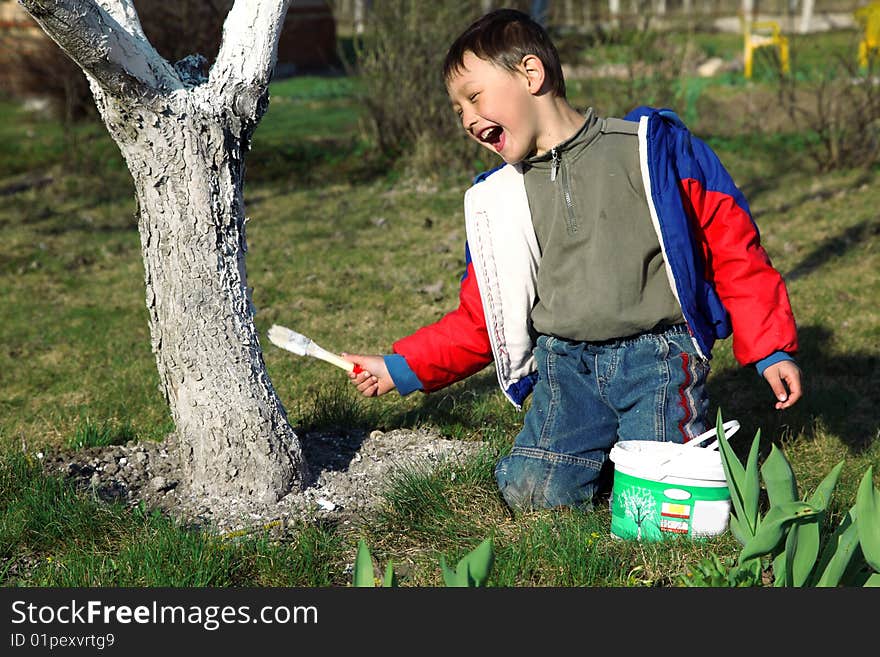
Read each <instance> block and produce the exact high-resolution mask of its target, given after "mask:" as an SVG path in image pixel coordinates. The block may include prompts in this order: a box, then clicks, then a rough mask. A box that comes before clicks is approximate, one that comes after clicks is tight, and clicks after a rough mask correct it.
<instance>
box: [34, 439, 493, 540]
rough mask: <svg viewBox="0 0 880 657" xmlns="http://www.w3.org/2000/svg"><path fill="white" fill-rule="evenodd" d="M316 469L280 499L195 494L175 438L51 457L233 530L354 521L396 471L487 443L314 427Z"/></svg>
mask: <svg viewBox="0 0 880 657" xmlns="http://www.w3.org/2000/svg"><path fill="white" fill-rule="evenodd" d="M300 439H301V441H302V445H303V452H304V455H305V458H306V461H307V462H308V464H309V466H310V468H311V470H312V480H311V481H308V482H306V486H305V488H304V489H303V490H301V491H299V490H297V491H293V492H291V493H289V494H288V495H286V496H285V497H283V498H282V499H281V500H279V501H278V502H277V503H275V504H261V503H259V502H257V501H255V500H249V499H243V498H237V499H230V498H205V497H198V496H195V495H192V494H191V493H190V492H188V491H187V490H186V486H185V485H184V483H183V482H182V478H181V470H180V466H179V464H178V462H177V459H176V450H175V446H174V443H173V439H167V440H166V441H164V442H162V443H154V442H129V443H128V444H125V445H114V446H109V447H89V448H82V449H77V450H64V451H60V452H57V453H54V454H49V455H46V456H44V457H43V462H44V466H45V468H46V469H47V471H49V472H50V473H52V474H59V473H60V474H62V475H63V476H65V477H68V478H70V479H71V480H73V482H74V483H75V484H76V486H77V487H78V488H80V489H83V490H89V491H92V492H94V494H96V495H97V496H98V497H100V498H101V499H103V500H106V501H118V502H122V503H125V504H129V505H132V506H134V505H138V504H140V503H143V504H144V506H145V507H146V508H147V509H151V510H152V509H159V510H161V511H162V512H163V513H165V514H167V515H168V516H170V517H173V518H175V519H177V520H179V521H181V522H182V523H184V524H186V525H190V526H199V527H202V528H205V529H208V530H210V531H216V532H219V533H229V532H236V531H248V530H250V529H252V528H257V527H265V526H274V525H278V524H281V525H286V523H288V522H289V521H292V520H316V519H337V520H342V519H346V520H354V521H357V520H358V519H360V518H362V517H363V516H364V514H366V513H367V512H369V511H370V510H372V509H374V508H375V507H376V505H377V504H378V503H379V502H380V500H381V492H382V490H383V488H384V487H385V486H386V485H387V484H388V483H389V482H390V481H391V480H392V478H393V476H394V475H395V474H396V473H400V472H403V471H405V470H409V471H412V470H418V471H425V470H429V469H431V468H434V467H436V466H437V465H439V464H440V463H441V462H443V461H446V460H448V459H453V460H462V459H464V458H466V457H468V456H469V455H472V454H475V453H476V452H478V451H479V450H480V448H481V446H482V443H479V442H465V441H461V440H449V439H446V438H444V437H442V436H440V435H438V434H436V433H433V432H431V431H428V430H402V429H397V430H394V431H389V432H387V433H383V432H382V431H373V432H371V433H369V434H368V433H367V432H364V431H355V432H340V433H329V432H328V433H311V434H305V435H303V436H300Z"/></svg>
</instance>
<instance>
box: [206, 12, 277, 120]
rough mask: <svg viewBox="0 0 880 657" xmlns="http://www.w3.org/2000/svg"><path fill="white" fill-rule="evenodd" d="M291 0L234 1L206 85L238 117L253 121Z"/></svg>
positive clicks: (266, 84)
mask: <svg viewBox="0 0 880 657" xmlns="http://www.w3.org/2000/svg"><path fill="white" fill-rule="evenodd" d="M289 5H290V0H235V4H234V5H233V7H232V9H231V10H230V11H229V14H228V15H227V17H226V21H225V22H224V23H223V42H222V43H221V44H220V52H219V53H218V55H217V60H216V61H215V62H214V66H212V67H211V72H210V75H209V84H210V86H211V88H212V89H213V90H214V92H215V93H217V94H218V95H221V96H223V97H225V100H226V101H227V102H226V103H224V104H228V105H230V106H232V107H233V108H234V109H235V111H236V113H237V114H238V115H239V116H242V117H243V118H244V117H247V118H252V117H253V116H254V115H255V114H256V113H257V112H258V109H257V108H258V106H259V98H260V97H261V96H262V95H263V93H264V92H265V90H266V88H267V87H268V85H269V80H270V79H271V77H272V69H273V68H274V66H275V59H276V57H277V56H278V39H279V37H280V36H281V29H282V28H283V27H284V19H285V17H286V16H287V7H288V6H289Z"/></svg>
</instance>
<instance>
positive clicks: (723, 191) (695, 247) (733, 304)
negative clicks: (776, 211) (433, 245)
mask: <svg viewBox="0 0 880 657" xmlns="http://www.w3.org/2000/svg"><path fill="white" fill-rule="evenodd" d="M625 119H626V120H630V121H636V122H639V123H640V126H639V150H640V161H641V166H642V175H643V180H644V182H645V189H646V195H647V197H648V198H647V200H648V205H649V207H650V209H651V215H652V221H653V223H654V228H655V230H656V231H657V235H658V238H659V241H660V246H661V249H662V251H663V256H664V261H665V264H666V268H667V274H668V276H669V279H670V284H671V286H672V291H673V293H674V294H675V296H676V298H677V299H678V301H679V304H680V305H681V309H682V314H683V316H684V318H685V321H686V322H687V325H688V327H689V330H690V334H691V337H692V339H693V341H694V344H695V346H696V348H697V350H698V351H699V352H700V353H701V354H703V355H704V357H705V358H707V359H708V358H711V351H712V347H713V345H714V343H715V341H716V340H718V339H723V338H726V337H728V336H730V335H731V333H732V334H733V352H734V356H735V357H736V359H737V361H738V362H739V363H740V364H741V365H748V364H754V365H755V366H756V367H757V368H758V371H759V373H763V370H764V369H766V367H768V366H769V365H771V364H773V363H775V362H778V361H780V360H784V359H791V357H792V354H794V353H795V352H796V351H797V347H798V345H797V330H796V325H795V320H794V315H793V313H792V310H791V305H790V302H789V298H788V294H787V291H786V288H785V283H784V281H783V279H782V276H781V275H780V274H779V272H778V271H776V269H774V268H773V266H772V264H771V262H770V259H769V257H768V256H767V253H766V252H765V250H764V249H763V247H762V246H761V244H760V236H759V232H758V228H757V226H756V225H755V222H754V221H753V219H752V216H751V212H750V210H749V206H748V203H747V202H746V200H745V198H744V197H743V195H742V193H741V192H740V190H739V189H738V188H737V187H736V185H735V184H734V182H733V180H732V178H731V177H730V174H729V173H728V172H727V170H726V169H725V168H724V166H723V165H722V164H721V162H720V160H719V159H718V156H717V155H716V154H715V153H714V152H713V151H712V149H711V148H710V147H709V146H708V145H707V144H705V143H704V142H703V141H702V140H700V139H698V138H697V137H696V136H694V135H693V134H691V133H690V132H689V131H688V130H687V128H686V127H685V126H684V124H683V123H682V122H681V121H680V119H679V118H678V117H677V116H676V115H675V114H674V113H673V112H671V111H669V110H660V109H654V108H651V107H639V108H637V109H635V110H633V111H632V112H630V113H629V114H628V115H627V116H626V117H625ZM512 166H513V165H504V166H502V167H498V168H497V169H493V170H492V171H490V172H487V173H485V174H481V175H480V176H478V177H477V179H476V181H475V184H474V186H473V187H472V188H471V190H469V193H471V192H474V191H475V190H478V191H481V192H483V194H482V196H483V197H484V200H483V201H481V202H482V205H479V204H478V205H476V206H475V205H474V203H473V202H471V203H468V202H467V196H466V203H465V205H466V209H465V212H466V217H467V218H468V220H469V223H468V243H466V245H465V260H466V266H467V269H466V271H465V273H464V276H463V277H462V279H461V287H460V291H459V305H458V308H457V309H455V310H454V311H452V312H450V313H448V314H447V315H445V316H444V317H443V318H441V319H440V320H439V321H438V322H436V323H434V324H431V325H428V326H425V327H422V328H420V329H418V330H417V331H416V332H415V333H413V334H412V335H409V336H407V337H405V338H402V339H400V340H398V341H397V342H395V343H394V345H393V352H394V353H393V354H392V355H389V356H386V357H385V361H386V364H387V365H388V369H389V373H390V375H391V376H392V378H393V379H394V382H395V384H396V386H397V389H398V391H399V392H400V394H408V393H409V392H412V391H414V390H422V391H424V392H432V391H434V390H438V389H440V388H443V387H445V386H447V385H450V384H451V383H454V382H456V381H459V380H461V379H464V378H466V377H468V376H470V375H471V374H474V373H476V372H478V371H479V370H481V369H483V368H484V367H486V366H487V365H489V364H490V363H492V362H493V360H494V361H495V363H496V366H497V367H498V369H499V382H500V383H501V388H502V390H503V392H504V393H505V394H506V396H507V397H508V399H510V401H511V402H513V403H514V404H515V405H516V406H517V407H520V406H521V405H522V402H523V401H524V400H525V398H526V397H527V396H528V394H529V393H530V392H531V389H532V387H533V385H534V380H535V373H534V368H533V365H532V364H533V359H531V360H530V354H527V353H525V352H526V350H527V349H528V337H527V338H525V339H520V340H517V339H516V338H512V339H509V340H504V339H500V340H499V337H498V336H499V335H501V336H502V337H503V336H505V335H508V334H512V333H513V332H514V331H513V330H518V331H520V332H521V333H522V335H526V334H525V331H526V330H528V329H527V328H526V327H520V326H516V327H511V326H509V325H508V326H503V325H501V326H499V322H500V321H501V322H503V320H499V319H498V318H499V317H504V316H508V317H510V316H513V317H516V318H520V317H522V316H523V315H522V314H521V313H511V312H510V311H509V309H510V308H511V307H512V306H511V305H510V304H511V303H514V304H520V305H522V304H524V303H531V301H532V299H533V298H534V297H533V296H530V295H529V294H526V295H525V296H523V295H522V294H521V293H520V290H521V289H523V288H524V287H525V288H528V285H529V281H528V280H527V279H528V273H522V274H520V272H519V271H518V270H517V268H508V269H506V270H504V271H498V272H495V271H489V270H490V269H491V268H490V267H488V266H487V267H486V271H484V270H483V269H482V268H481V269H480V270H479V271H478V270H476V269H475V261H476V262H477V264H479V263H484V262H494V258H493V257H491V254H490V257H488V258H487V256H486V253H485V251H486V250H487V249H491V248H493V247H492V244H495V245H497V244H500V243H501V242H499V241H498V240H497V239H496V240H495V241H494V242H492V241H491V240H490V241H489V242H488V246H487V245H486V244H487V242H486V240H484V239H482V238H481V239H480V240H479V243H480V249H481V251H480V254H479V256H480V257H478V258H472V257H471V248H470V247H471V246H472V242H474V241H475V239H474V238H475V237H476V236H477V232H478V231H477V228H472V226H474V225H476V226H479V223H476V224H474V222H473V221H472V219H473V217H472V216H470V215H476V216H477V222H479V221H480V220H483V219H484V218H485V217H489V219H487V221H488V223H487V224H486V225H487V226H489V229H490V230H491V227H492V225H493V224H492V218H491V215H492V210H493V205H495V204H496V203H497V204H504V203H508V205H506V206H504V207H506V208H508V210H509V208H510V207H511V205H509V204H510V203H511V201H510V199H509V198H508V197H509V196H511V193H510V192H509V191H508V190H509V189H512V187H510V186H509V185H510V184H511V183H512V184H513V186H514V187H516V185H517V182H516V181H517V179H518V178H521V174H519V175H517V173H516V171H515V169H516V167H515V166H513V168H511V167H512ZM496 178H497V180H496ZM502 178H506V179H508V180H509V181H511V183H505V184H506V185H508V187H501V186H500V183H498V181H500V180H501V179H502ZM490 184H496V187H497V191H492V193H489V194H487V193H485V191H486V190H490V186H489V185H490ZM481 185H486V187H485V188H481V187H480V186H481ZM519 191H520V190H518V189H517V193H519ZM522 193H523V194H524V192H522ZM479 196H480V195H479V194H475V195H474V197H475V198H478V197H479ZM513 196H514V197H515V198H517V199H519V198H520V197H516V196H515V194H513ZM522 198H525V197H524V196H522ZM517 203H518V205H517V206H515V207H516V208H520V206H522V205H523V203H522V202H521V201H517ZM526 205H527V203H526ZM474 207H476V208H477V209H476V210H474ZM524 212H525V213H526V217H527V220H529V219H528V218H529V217H530V215H528V214H527V212H528V211H527V209H525V210H524ZM496 214H498V215H501V216H499V217H498V218H497V220H495V222H494V225H495V226H496V232H498V233H501V232H503V233H504V234H505V239H510V238H509V236H508V233H512V234H513V235H514V238H513V239H516V240H518V242H519V241H522V240H521V239H520V238H519V237H516V236H517V235H519V233H517V231H516V229H513V230H511V226H508V225H506V224H505V221H506V220H507V219H508V218H509V217H510V216H511V215H513V214H517V212H510V211H507V212H506V213H504V212H497V213H496ZM472 230H473V232H472ZM481 230H482V229H481ZM518 242H517V243H516V244H513V243H511V242H507V243H506V246H505V247H503V248H505V249H507V248H508V247H511V246H513V247H517V248H518V247H519V243H518ZM494 248H496V249H497V248H499V247H498V246H495V247H494ZM532 250H534V248H533V249H532ZM526 253H528V251H526ZM538 259H539V255H538ZM481 267H482V266H481ZM520 269H523V270H524V272H525V271H526V270H528V267H522V268H520ZM532 270H534V267H532ZM533 273H534V272H533ZM532 278H534V276H533V275H532ZM481 284H482V286H483V288H484V289H482V290H481ZM508 290H513V292H512V300H511V301H507V300H505V302H506V303H507V304H508V305H507V309H508V310H507V312H506V313H505V312H500V311H499V310H498V308H500V309H501V310H504V309H503V308H502V307H501V306H500V305H499V297H505V296H507V294H508ZM496 306H498V308H496ZM530 309H531V306H529V308H528V309H526V314H527V312H528V311H529V310H530ZM520 323H527V322H520ZM512 329H513V330H512ZM529 337H533V336H529ZM524 345H525V346H524ZM511 352H517V353H511ZM511 358H512V359H513V360H514V362H515V363H516V364H519V365H516V364H515V365H514V366H513V368H511V367H510V366H509V362H510V359H511ZM502 370H503V372H502Z"/></svg>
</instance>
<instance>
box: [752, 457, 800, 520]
mask: <svg viewBox="0 0 880 657" xmlns="http://www.w3.org/2000/svg"><path fill="white" fill-rule="evenodd" d="M761 475H762V476H763V477H764V487H765V488H766V489H767V497H768V498H770V507H771V508H772V507H774V506H777V505H779V504H785V503H787V502H794V501H795V500H797V499H798V492H797V481H796V480H795V477H794V471H792V469H791V463H789V462H788V459H787V458H785V454H783V453H782V450H781V449H779V448H778V447H776V445H773V446H771V447H770V454H769V456H767V459H766V460H765V461H764V465H762V466H761Z"/></svg>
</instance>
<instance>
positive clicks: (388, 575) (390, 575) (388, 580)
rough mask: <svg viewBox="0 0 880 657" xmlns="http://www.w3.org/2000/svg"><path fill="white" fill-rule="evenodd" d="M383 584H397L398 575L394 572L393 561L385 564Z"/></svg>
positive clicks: (385, 585) (388, 585) (393, 585)
mask: <svg viewBox="0 0 880 657" xmlns="http://www.w3.org/2000/svg"><path fill="white" fill-rule="evenodd" d="M382 586H384V587H386V588H391V587H396V586H397V575H395V574H394V563H393V562H392V561H389V562H388V565H387V566H385V579H384V580H382Z"/></svg>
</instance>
